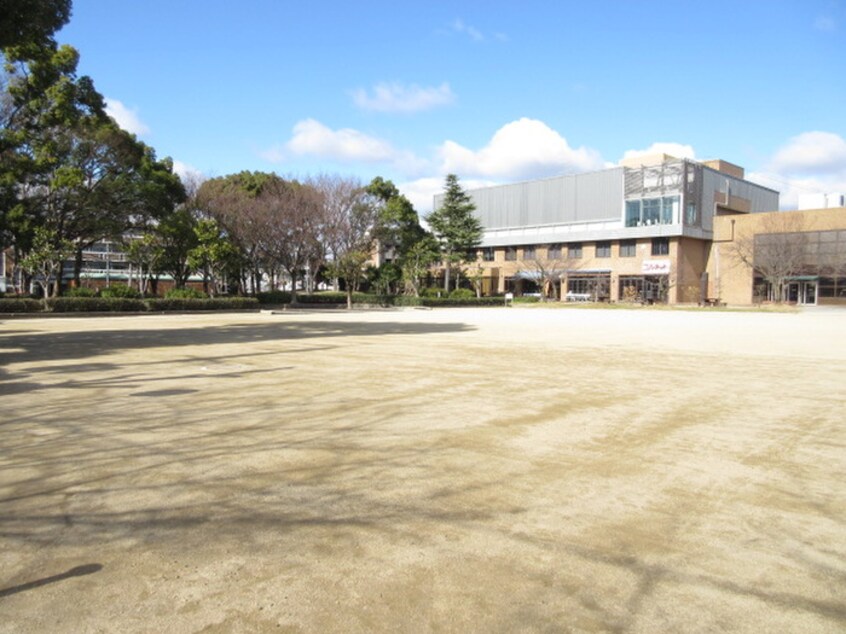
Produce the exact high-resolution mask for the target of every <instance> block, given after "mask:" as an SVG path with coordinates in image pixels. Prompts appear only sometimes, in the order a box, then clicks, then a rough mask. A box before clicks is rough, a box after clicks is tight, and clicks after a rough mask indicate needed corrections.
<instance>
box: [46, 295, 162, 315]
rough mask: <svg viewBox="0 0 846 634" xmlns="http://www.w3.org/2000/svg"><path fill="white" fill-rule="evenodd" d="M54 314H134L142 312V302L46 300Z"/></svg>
mask: <svg viewBox="0 0 846 634" xmlns="http://www.w3.org/2000/svg"><path fill="white" fill-rule="evenodd" d="M47 306H48V307H49V309H50V311H52V312H54V313H135V312H144V311H146V310H147V306H146V305H145V304H144V301H143V300H140V299H132V298H129V297H54V298H53V299H48V300H47Z"/></svg>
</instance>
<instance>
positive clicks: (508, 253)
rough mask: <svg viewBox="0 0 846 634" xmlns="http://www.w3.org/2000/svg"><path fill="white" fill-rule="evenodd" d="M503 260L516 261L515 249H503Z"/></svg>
mask: <svg viewBox="0 0 846 634" xmlns="http://www.w3.org/2000/svg"><path fill="white" fill-rule="evenodd" d="M505 259H506V260H508V261H509V262H513V261H514V260H516V259H517V249H516V248H514V247H505Z"/></svg>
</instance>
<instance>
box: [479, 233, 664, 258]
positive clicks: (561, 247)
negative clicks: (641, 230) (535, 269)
mask: <svg viewBox="0 0 846 634" xmlns="http://www.w3.org/2000/svg"><path fill="white" fill-rule="evenodd" d="M637 244H638V243H637V240H620V241H619V242H618V256H619V257H621V258H633V257H635V256H637ZM612 246H613V243H612V242H611V240H605V241H600V242H596V243H595V244H594V249H595V251H594V255H595V257H597V258H610V257H611V255H612ZM519 250H522V257H519V258H518V255H519V254H518V247H505V252H504V259H505V261H506V262H516V261H517V260H518V259H522V260H536V259H538V258H542V257H543V255H544V254H543V250H542V249H541V248H540V247H536V246H525V247H522V248H520V249H519ZM584 252H585V247H584V245H583V244H582V243H581V242H570V243H569V244H553V245H550V246H549V247H547V249H546V258H545V259H547V260H561V259H568V260H579V259H581V258H582V257H584ZM650 254H651V255H653V256H655V255H669V254H670V239H669V238H652V242H651V249H650ZM480 257H481V259H482V260H483V261H484V262H493V261H494V260H495V259H496V253H495V249H494V248H493V247H485V248H484V249H481V251H480Z"/></svg>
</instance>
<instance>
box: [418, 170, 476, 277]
mask: <svg viewBox="0 0 846 634" xmlns="http://www.w3.org/2000/svg"><path fill="white" fill-rule="evenodd" d="M474 211H476V205H475V204H473V201H472V199H471V198H470V196H469V194H467V192H465V191H464V189H463V188H462V187H461V185H460V184H459V183H458V176H456V175H455V174H449V175H447V177H446V183H445V184H444V198H443V201H442V203H441V206H440V207H438V208H437V209H435V210H434V211H433V212H432V213H431V214H429V215H428V216H427V217H426V222H428V223H429V226H430V227H431V228H432V232H433V233H434V234H435V238H437V240H438V243H439V245H440V249H441V255H442V257H443V260H444V290H445V291H447V292H449V290H450V288H449V286H450V271H451V269H452V267H453V265H459V264H461V262H464V261H466V260H468V259H470V258H471V257H472V253H473V251H474V250H475V249H476V247H478V246H479V244H480V243H481V242H482V235H483V233H484V230H483V228H482V223H481V221H480V220H479V219H478V218H477V217H476V216H475V215H474V214H473V212H474Z"/></svg>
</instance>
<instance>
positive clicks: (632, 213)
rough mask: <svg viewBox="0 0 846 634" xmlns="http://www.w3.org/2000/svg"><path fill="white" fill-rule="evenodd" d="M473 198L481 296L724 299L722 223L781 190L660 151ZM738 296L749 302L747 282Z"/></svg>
mask: <svg viewBox="0 0 846 634" xmlns="http://www.w3.org/2000/svg"><path fill="white" fill-rule="evenodd" d="M468 194H469V195H470V196H471V198H472V200H473V202H474V204H475V205H476V214H477V216H478V217H479V219H480V220H481V222H482V225H483V227H484V238H483V240H482V244H481V248H480V249H479V252H478V262H477V263H476V265H475V266H476V268H477V271H476V273H475V274H474V273H473V272H470V275H471V276H472V275H475V277H476V279H477V281H479V282H480V284H481V287H482V291H483V293H485V294H500V293H505V292H513V293H516V294H525V293H537V292H540V291H541V290H542V289H540V288H539V283H540V284H542V285H544V286H547V288H546V289H545V291H546V292H547V293H549V294H551V295H554V296H556V297H559V298H562V299H567V298H569V299H587V298H589V299H596V300H610V301H619V300H624V299H632V300H639V301H666V302H669V303H679V302H698V301H703V300H706V299H711V300H721V301H725V298H721V288H720V287H719V285H720V284H723V282H724V280H725V276H726V275H728V273H726V269H725V267H723V269H721V270H716V269H715V266H714V262H713V257H714V255H713V253H712V252H713V247H714V237H715V231H718V230H719V229H720V227H721V226H722V224H721V219H722V218H724V217H734V218H738V217H741V216H744V217H745V216H754V215H757V214H761V213H763V212H772V211H774V210H777V209H778V208H779V194H778V192H777V191H774V190H772V189H769V188H766V187H763V186H761V185H758V184H756V183H753V182H750V181H748V180H746V179H745V178H744V170H743V168H741V167H739V166H737V165H733V164H731V163H728V162H727V161H723V160H713V161H702V162H698V161H692V160H686V159H677V158H673V157H671V156H667V155H663V154H662V155H654V156H649V157H640V158H637V159H634V160H631V161H628V162H624V163H623V164H621V165H620V166H618V167H613V168H610V169H606V170H602V171H597V172H591V173H585V174H575V175H566V176H557V177H554V178H548V179H543V180H536V181H528V182H522V183H516V184H511V185H500V186H495V187H486V188H481V189H474V190H470V191H468ZM441 201H442V195H438V196H436V197H435V203H434V204H435V207H436V208H437V207H438V206H440V204H441ZM843 217H844V218H846V216H843ZM844 228H846V227H844ZM550 272H552V273H553V274H552V275H550ZM750 276H751V273H750ZM715 277H716V278H717V279H716V280H715V279H714V278H715ZM550 285H552V286H554V287H555V288H548V286H550ZM740 297H741V294H739V293H735V294H733V295H732V298H733V299H735V298H740ZM742 298H743V300H744V301H743V302H740V301H739V300H738V303H751V301H752V299H753V294H752V281H751V277H750V281H749V293H748V299H747V297H746V294H742Z"/></svg>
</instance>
